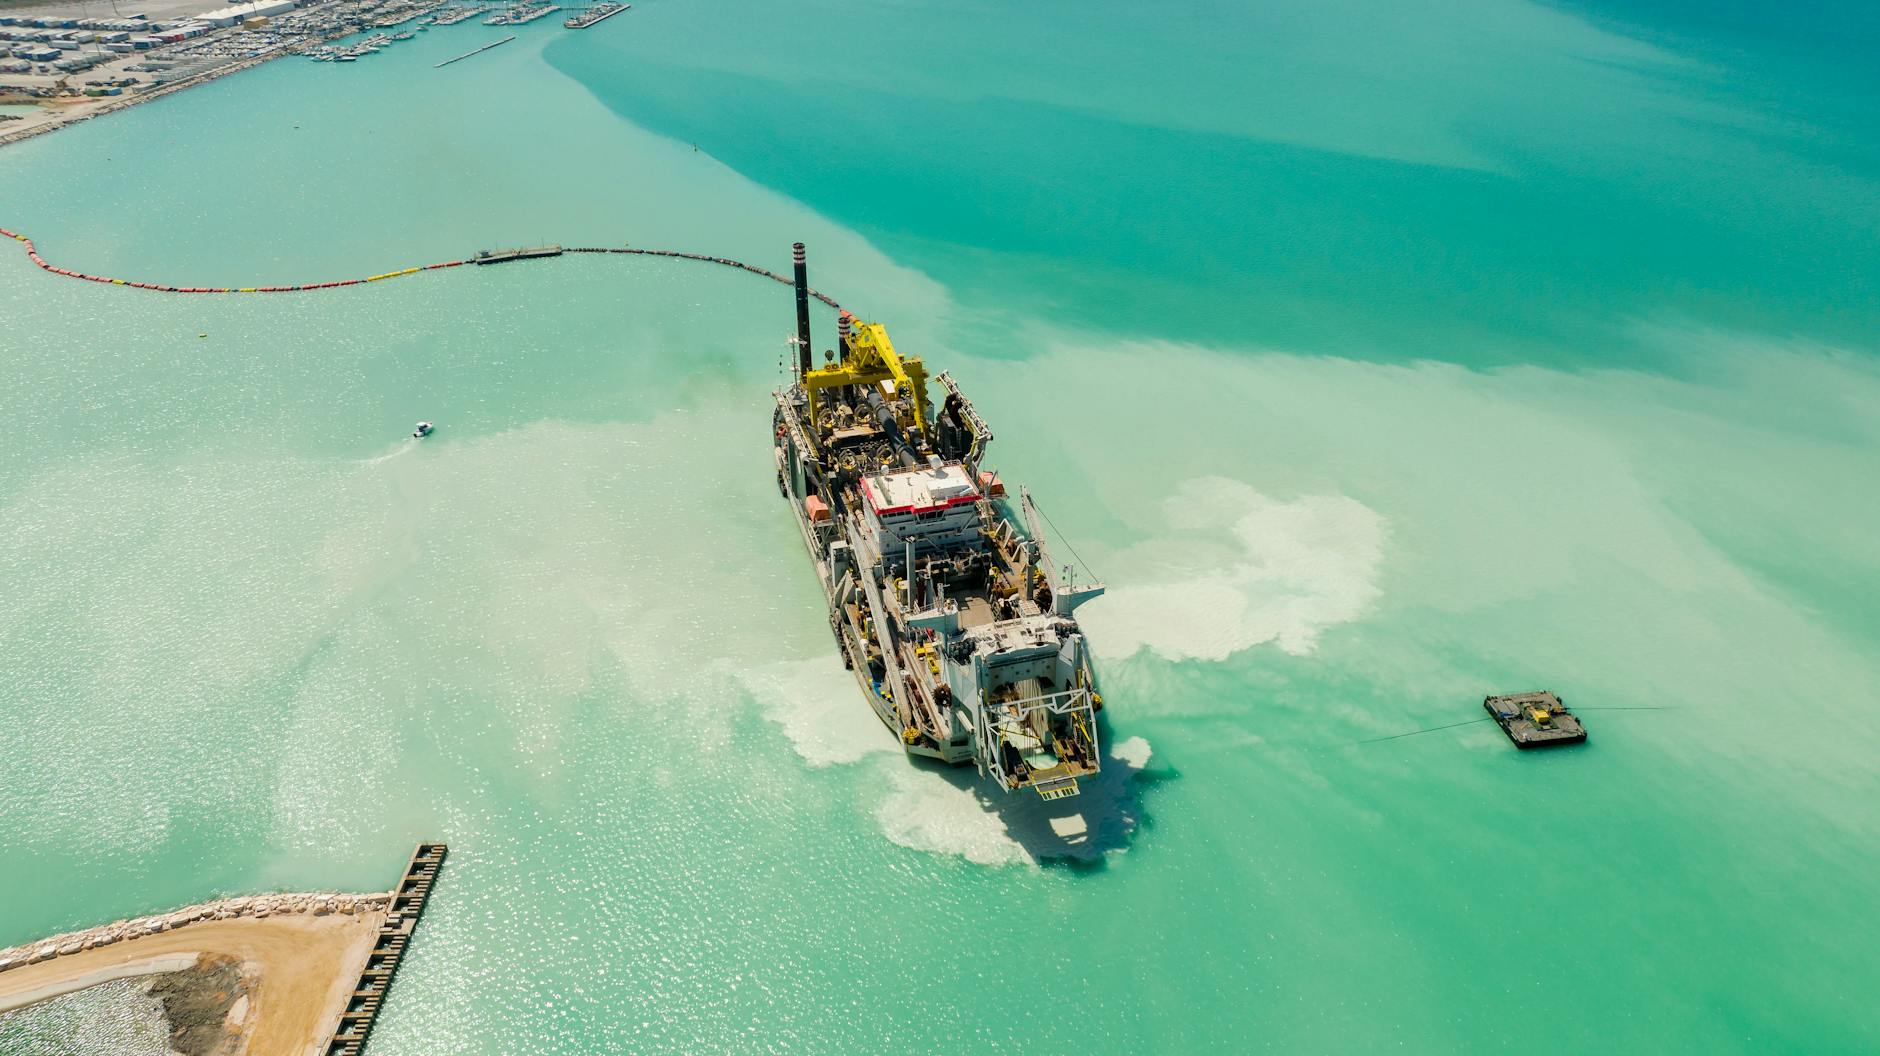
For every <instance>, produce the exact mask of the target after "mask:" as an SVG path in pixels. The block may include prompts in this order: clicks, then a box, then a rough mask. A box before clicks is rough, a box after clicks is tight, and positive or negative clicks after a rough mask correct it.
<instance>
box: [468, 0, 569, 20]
mask: <svg viewBox="0 0 1880 1056" xmlns="http://www.w3.org/2000/svg"><path fill="white" fill-rule="evenodd" d="M559 10H561V8H560V7H558V6H556V5H554V4H542V3H530V2H527V0H525V2H523V3H518V4H511V5H509V6H508V7H505V8H504V9H503V10H502V11H500V12H498V13H497V14H494V15H491V16H490V17H489V18H486V19H484V20H483V24H484V25H486V26H525V25H528V24H529V23H530V22H534V21H535V20H537V19H542V18H547V17H548V16H550V15H552V14H554V13H555V12H557V11H559Z"/></svg>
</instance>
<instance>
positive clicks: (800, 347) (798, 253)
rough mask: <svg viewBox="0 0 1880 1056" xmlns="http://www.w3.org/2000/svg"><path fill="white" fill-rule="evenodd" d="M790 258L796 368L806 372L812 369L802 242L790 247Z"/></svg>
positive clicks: (806, 267)
mask: <svg viewBox="0 0 1880 1056" xmlns="http://www.w3.org/2000/svg"><path fill="white" fill-rule="evenodd" d="M790 260H791V263H792V264H794V265H795V266H796V357H797V369H798V370H799V371H800V372H802V373H804V374H808V373H809V372H810V370H811V369H812V362H811V358H810V349H811V348H812V347H813V346H811V345H810V343H809V265H808V264H806V263H805V262H804V260H803V243H801V242H798V243H796V244H795V245H793V246H791V247H790Z"/></svg>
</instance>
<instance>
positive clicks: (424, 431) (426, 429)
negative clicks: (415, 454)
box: [411, 422, 437, 440]
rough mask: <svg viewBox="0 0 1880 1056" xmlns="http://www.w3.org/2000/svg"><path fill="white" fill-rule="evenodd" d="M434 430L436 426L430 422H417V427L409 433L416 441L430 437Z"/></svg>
mask: <svg viewBox="0 0 1880 1056" xmlns="http://www.w3.org/2000/svg"><path fill="white" fill-rule="evenodd" d="M436 428H437V426H435V425H432V424H431V423H430V422H419V423H418V427H417V428H416V429H413V430H412V431H411V435H412V436H413V437H415V438H416V439H419V440H422V439H424V438H425V437H427V436H430V435H431V433H432V432H433V431H434V430H435V429H436Z"/></svg>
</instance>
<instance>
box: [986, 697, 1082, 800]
mask: <svg viewBox="0 0 1880 1056" xmlns="http://www.w3.org/2000/svg"><path fill="white" fill-rule="evenodd" d="M1041 712H1042V713H1045V714H1047V715H1049V716H1060V715H1061V716H1067V717H1069V718H1070V720H1071V721H1070V728H1071V731H1072V732H1071V734H1070V739H1071V740H1072V741H1074V742H1078V743H1081V744H1082V745H1083V748H1084V750H1085V751H1086V752H1087V753H1088V755H1089V760H1090V766H1091V767H1092V770H1093V772H1094V770H1095V768H1096V766H1097V765H1098V762H1097V759H1098V754H1097V749H1098V745H1097V735H1096V727H1097V713H1096V708H1095V706H1094V702H1093V700H1092V698H1091V693H1090V688H1089V687H1088V686H1079V687H1077V688H1076V689H1067V690H1061V691H1058V692H1055V693H1040V694H1037V695H1036V696H1031V697H1021V698H1018V699H1016V700H1004V701H999V702H997V703H987V704H985V705H983V706H982V707H981V709H980V715H979V721H978V722H977V723H976V724H975V732H974V752H973V756H974V759H975V761H977V763H978V764H979V772H980V774H981V775H982V776H989V777H991V778H992V779H993V780H995V781H997V782H998V783H999V787H1000V788H1003V789H1005V790H1006V791H1007V792H1010V791H1012V790H1013V789H1015V788H1018V787H1019V785H1020V775H1017V774H1013V773H1011V772H1010V771H1008V770H1006V768H1005V761H1004V757H1003V754H1002V753H1001V752H1000V751H999V749H1000V747H1001V746H1002V745H1003V744H1004V740H1005V737H1004V735H1005V733H1006V732H1008V731H1012V730H1013V728H1014V727H1016V728H1017V729H1018V730H1023V731H1027V732H1028V731H1029V730H1030V729H1031V725H1030V723H1029V721H1028V720H1029V719H1031V718H1032V717H1033V716H1035V715H1038V714H1039V713H1041ZM1046 722H1047V725H1055V723H1052V722H1051V721H1050V720H1049V719H1047V720H1046ZM1059 758H1060V759H1062V758H1063V754H1062V752H1060V753H1059Z"/></svg>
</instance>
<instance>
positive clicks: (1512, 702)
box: [1482, 690, 1586, 749]
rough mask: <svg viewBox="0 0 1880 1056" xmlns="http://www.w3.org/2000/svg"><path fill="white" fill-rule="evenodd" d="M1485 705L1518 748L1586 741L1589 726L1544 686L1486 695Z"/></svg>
mask: <svg viewBox="0 0 1880 1056" xmlns="http://www.w3.org/2000/svg"><path fill="white" fill-rule="evenodd" d="M1482 707H1483V708H1484V709H1486V710H1487V712H1488V714H1489V716H1490V717H1491V718H1493V719H1494V720H1495V725H1497V726H1500V727H1501V732H1503V733H1505V734H1507V735H1508V739H1509V740H1511V741H1513V742H1514V746H1515V747H1516V748H1523V749H1526V748H1557V747H1560V746H1562V745H1568V744H1583V743H1585V741H1586V727H1585V726H1583V725H1581V724H1580V720H1579V718H1578V716H1575V715H1574V714H1573V713H1572V712H1570V711H1568V710H1567V706H1566V705H1565V704H1562V703H1561V702H1560V698H1559V697H1558V696H1556V695H1554V694H1553V693H1551V692H1548V691H1545V690H1542V691H1540V692H1535V693H1515V694H1510V695H1507V696H1500V697H1487V698H1485V699H1484V700H1483V701H1482Z"/></svg>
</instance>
